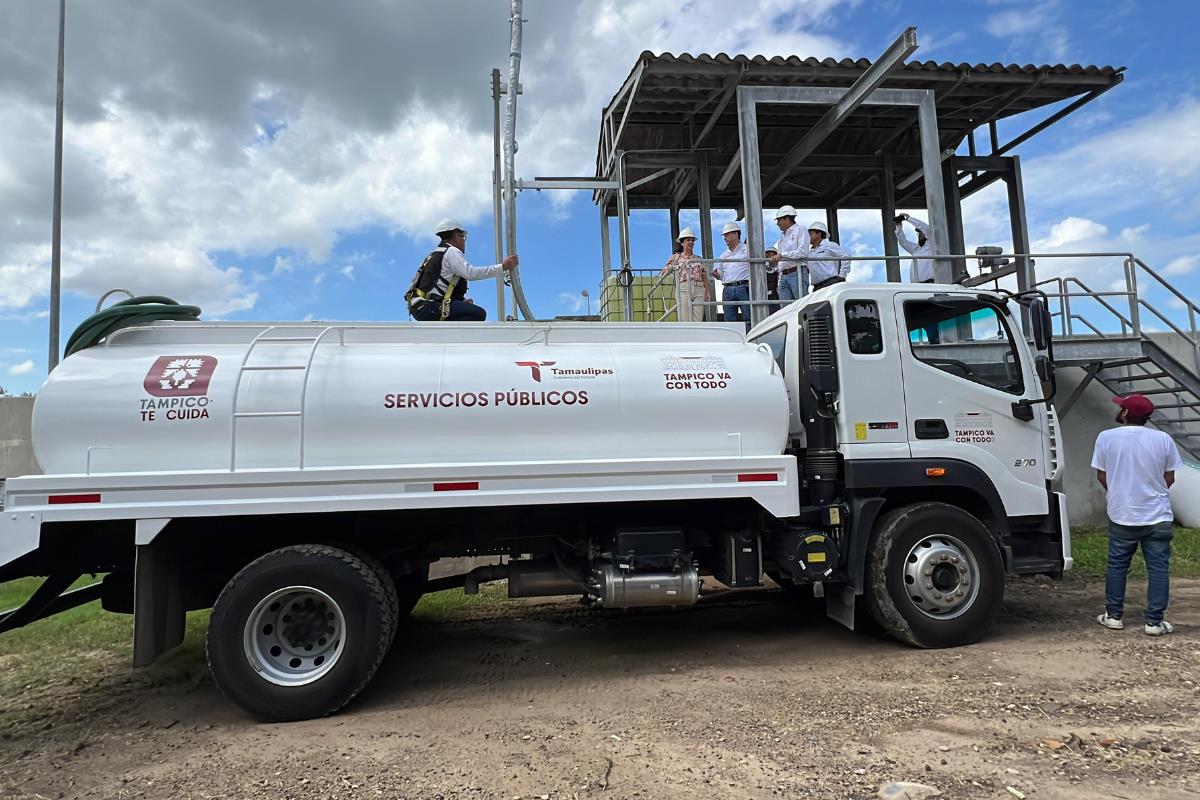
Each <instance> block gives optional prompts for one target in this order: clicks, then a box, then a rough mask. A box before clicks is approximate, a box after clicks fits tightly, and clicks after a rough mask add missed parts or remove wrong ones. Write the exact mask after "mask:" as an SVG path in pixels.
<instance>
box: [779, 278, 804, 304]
mask: <svg viewBox="0 0 1200 800" xmlns="http://www.w3.org/2000/svg"><path fill="white" fill-rule="evenodd" d="M799 299H800V270H796V271H795V272H790V273H788V274H787V275H784V274H783V273H780V274H779V301H780V304H781V305H787V304H788V303H790V302H792V301H793V300H799Z"/></svg>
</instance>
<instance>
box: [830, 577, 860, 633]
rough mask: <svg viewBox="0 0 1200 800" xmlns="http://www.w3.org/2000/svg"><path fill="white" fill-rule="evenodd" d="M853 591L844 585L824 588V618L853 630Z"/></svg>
mask: <svg viewBox="0 0 1200 800" xmlns="http://www.w3.org/2000/svg"><path fill="white" fill-rule="evenodd" d="M855 598H856V595H855V594H854V589H853V588H852V587H850V586H849V585H847V584H845V583H838V584H834V585H833V586H826V587H825V616H827V617H829V618H830V619H831V620H833V621H834V622H837V623H839V624H840V625H842V626H844V627H846V628H849V629H850V630H854V601H855Z"/></svg>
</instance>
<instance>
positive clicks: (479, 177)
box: [0, 0, 1200, 393]
mask: <svg viewBox="0 0 1200 800" xmlns="http://www.w3.org/2000/svg"><path fill="white" fill-rule="evenodd" d="M379 3H381V5H379V6H378V7H377V8H372V7H370V6H369V4H368V8H367V10H366V11H360V16H364V17H365V18H364V19H363V20H345V19H341V18H339V19H337V20H334V21H330V20H329V19H327V18H323V17H321V16H320V12H319V11H317V10H312V9H310V12H311V13H309V14H308V16H305V14H297V15H295V16H296V19H295V20H294V21H293V22H292V25H293V26H295V27H296V28H297V30H294V31H279V30H277V29H276V28H274V27H272V26H271V20H269V19H267V18H265V17H255V16H253V14H249V13H242V12H240V11H239V12H237V13H220V9H216V10H214V11H212V16H211V19H210V20H209V21H210V22H211V23H212V24H211V25H210V26H209V28H207V29H204V30H207V32H206V33H204V34H201V33H197V32H196V30H197V29H203V26H198V25H196V24H194V20H189V18H188V17H187V16H186V13H188V9H187V4H183V3H164V4H163V6H164V7H166V8H167V9H168V11H170V12H171V13H170V14H168V11H159V12H155V13H161V15H162V16H161V17H160V18H157V19H151V20H147V19H145V17H146V16H148V15H147V14H140V13H139V12H138V11H137V7H136V4H132V3H117V6H118V8H119V9H123V10H118V12H117V13H115V14H113V15H112V16H116V17H118V19H117V20H116V21H115V22H113V21H110V20H107V19H105V18H103V17H101V16H100V15H96V16H91V15H92V14H93V13H94V12H93V11H91V10H89V9H88V8H87V7H85V6H80V7H79V8H78V9H77V10H73V12H72V13H73V14H74V16H73V17H71V19H70V22H72V23H74V27H70V28H69V32H68V57H67V82H68V85H69V86H75V87H76V88H75V89H69V90H68V97H67V113H68V116H67V150H66V156H65V179H64V180H65V183H64V186H65V196H66V199H65V201H64V203H65V214H64V272H65V274H66V275H67V279H66V282H65V285H66V289H67V290H66V291H65V293H64V297H63V305H62V317H63V333H62V339H63V341H65V340H66V337H67V335H68V334H69V333H70V331H71V330H72V329H73V328H74V326H75V325H76V324H77V323H78V322H79V321H81V320H82V319H83V318H84V317H85V316H86V315H87V314H88V313H90V311H91V310H92V307H93V306H94V304H95V300H96V297H97V296H98V294H99V293H100V292H101V291H103V290H104V289H105V288H109V287H111V286H124V287H127V288H130V289H132V290H134V291H136V292H138V293H144V294H157V293H167V294H172V295H174V296H176V298H177V299H178V300H180V301H181V302H195V303H198V304H200V305H202V306H203V307H204V308H205V310H206V316H208V317H214V318H221V319H284V320H293V319H304V318H315V319H327V320H350V319H370V320H404V319H406V318H407V316H406V313H405V311H404V304H403V298H402V296H403V293H404V291H405V289H406V288H407V285H408V282H409V280H410V278H411V276H412V273H413V271H414V269H415V268H416V266H417V265H418V264H419V262H420V260H421V258H422V257H423V256H424V255H425V253H426V252H428V250H429V248H430V247H431V246H432V244H433V243H434V240H433V237H432V235H431V234H427V233H426V231H428V230H429V228H430V227H431V226H432V222H433V220H434V219H436V218H440V217H443V216H457V217H460V218H462V219H464V220H465V221H466V223H467V225H468V227H469V229H470V231H471V236H470V239H469V245H468V258H470V259H471V260H472V261H473V262H475V263H492V261H493V260H494V258H493V244H492V220H491V215H490V210H491V204H490V191H491V187H490V168H491V119H490V113H491V101H490V97H489V95H488V92H487V71H488V70H489V69H490V67H492V66H503V59H504V55H505V52H506V45H507V26H506V22H505V10H504V9H505V6H506V3H503V2H499V3H483V2H478V3H469V4H468V5H467V6H466V8H468V9H469V10H472V11H473V12H474V17H475V19H473V21H471V22H470V23H468V24H467V28H468V29H467V30H465V31H463V32H460V33H461V35H462V36H463V37H464V41H463V42H462V45H461V47H460V48H459V53H458V56H457V60H458V61H462V62H463V64H462V65H461V66H462V70H461V71H460V72H461V74H460V73H458V72H454V71H453V70H450V71H447V70H445V69H440V68H439V67H438V66H437V62H438V60H439V59H445V58H446V57H447V54H446V52H445V51H444V50H442V49H439V48H437V47H436V46H434V45H433V44H430V43H429V42H427V41H426V40H428V39H429V38H430V37H429V36H427V35H424V34H421V33H420V32H419V31H417V32H415V33H414V32H413V31H411V30H410V29H409V28H403V27H398V28H396V29H395V32H394V35H393V36H394V38H398V39H400V40H401V41H399V42H390V41H389V40H388V37H387V36H383V35H382V34H381V35H380V37H379V38H380V39H381V41H380V42H378V43H375V44H372V42H371V41H370V37H369V36H368V35H367V34H364V33H363V31H364V30H367V31H369V30H370V29H371V28H372V26H373V22H374V20H373V19H372V18H371V16H370V15H371V14H377V15H378V20H379V25H380V26H385V25H386V24H390V23H388V22H386V21H388V20H392V18H394V17H395V16H396V10H397V9H396V7H395V6H394V5H392V6H389V4H388V3H387V2H386V0H379ZM450 5H452V4H450ZM44 6H46V4H44V3H34V2H32V0H14V2H12V3H6V4H5V9H4V10H3V11H0V30H6V31H7V33H5V34H2V35H0V67H4V66H5V65H6V63H8V64H12V65H18V64H19V65H20V67H21V70H20V73H19V74H16V73H15V72H14V70H9V71H8V73H7V74H9V76H10V77H9V78H8V79H5V80H0V100H2V101H3V102H2V103H0V105H3V106H4V107H5V108H4V110H3V111H0V215H3V216H4V217H5V218H6V220H7V222H4V223H0V235H3V237H4V240H0V386H3V387H5V388H6V389H7V390H8V391H10V392H13V393H16V392H21V391H35V390H36V389H37V387H38V385H39V384H40V382H41V380H42V378H43V377H44V374H45V366H46V333H47V327H46V325H47V320H46V317H45V314H46V308H47V297H46V294H45V292H46V286H47V285H48V273H49V270H48V258H49V234H50V218H49V216H50V215H49V211H50V208H49V202H48V199H49V183H50V178H51V167H52V149H51V148H52V145H51V139H50V138H49V133H50V131H51V130H52V126H53V81H54V72H53V69H54V65H53V61H52V60H50V61H46V59H45V58H44V53H45V52H51V53H52V52H53V35H54V24H55V19H54V15H53V14H52V13H50V12H49V11H48V10H47V9H46V8H43V7H44ZM421 6H422V10H421V11H420V14H422V15H424V17H426V20H425V23H424V28H425V29H426V30H428V29H430V28H432V29H434V30H447V28H445V27H443V26H449V25H451V24H452V23H453V21H454V20H456V19H459V18H460V17H459V15H458V14H456V13H455V11H454V9H453V8H450V7H448V5H447V4H421ZM1198 8H1200V7H1198V6H1196V5H1195V4H1192V3H1183V2H1163V3H1149V2H1147V3H1133V2H1086V3H1085V2H1066V1H1063V2H1036V3H1027V2H957V3H944V2H943V3H926V2H904V3H900V2H858V3H845V2H837V0H816V1H815V2H807V3H786V2H779V1H778V0H762V2H758V3H746V4H745V10H744V12H743V15H742V18H741V19H739V20H737V21H733V22H731V21H730V20H729V18H728V5H727V4H723V3H717V2H702V0H696V2H692V3H687V4H684V8H683V9H682V11H680V10H679V9H678V4H677V3H664V2H658V0H647V2H635V3H621V4H615V3H611V2H608V3H603V2H602V3H593V4H589V5H587V6H584V5H579V4H573V3H557V4H555V3H551V2H550V0H541V1H540V2H539V0H529V2H527V9H526V17H527V18H528V22H527V25H526V29H525V35H526V59H525V74H524V75H523V82H524V86H525V96H523V97H522V112H521V119H520V140H521V143H522V147H521V151H520V153H519V156H518V169H517V172H518V174H519V175H521V176H522V177H532V176H533V175H535V174H538V175H540V174H587V173H589V172H590V171H591V167H592V164H593V163H594V156H595V142H596V135H597V130H598V120H599V114H600V109H601V106H602V105H603V103H604V102H606V101H607V99H608V98H609V97H610V96H611V95H612V93H613V92H615V91H616V89H617V88H618V87H619V84H620V81H621V80H622V79H623V78H624V76H625V74H626V73H627V72H628V70H629V69H630V67H631V66H632V64H633V60H634V58H635V57H636V54H637V53H638V52H640V51H641V50H642V49H651V50H655V51H663V50H670V51H672V52H675V53H679V52H683V51H689V52H693V53H699V52H706V51H707V52H717V51H720V50H724V51H726V52H743V53H763V54H766V55H776V54H782V55H790V54H793V53H794V54H799V55H802V56H804V55H818V56H825V55H835V56H839V57H840V56H845V55H849V56H855V57H858V56H863V57H868V58H871V57H874V56H876V55H877V54H878V53H880V52H881V51H882V50H883V49H884V48H885V47H886V46H887V45H888V44H889V43H890V42H891V41H892V40H893V39H894V38H895V37H896V36H897V35H898V33H899V32H900V31H901V30H903V28H904V27H905V26H906V25H910V24H911V25H916V26H917V28H918V37H919V40H920V42H921V43H922V46H921V47H920V49H919V50H918V51H917V52H916V53H915V54H914V56H913V58H914V59H921V60H924V59H935V60H938V61H954V62H959V61H968V62H972V63H974V62H980V61H982V62H988V63H990V62H994V61H1002V62H1005V63H1007V62H1010V61H1016V62H1019V63H1022V64H1024V63H1035V64H1042V63H1056V62H1060V61H1061V62H1065V63H1075V62H1079V63H1084V64H1098V65H1114V66H1125V67H1127V76H1126V80H1125V82H1124V84H1123V85H1121V86H1119V87H1117V88H1116V89H1114V90H1113V91H1111V92H1109V93H1108V94H1106V95H1105V96H1103V97H1102V98H1100V99H1099V100H1097V101H1096V102H1094V103H1092V104H1090V105H1088V106H1086V107H1085V108H1084V109H1083V110H1081V111H1080V112H1077V113H1076V114H1075V115H1072V116H1071V117H1070V118H1068V119H1067V120H1066V121H1064V122H1062V123H1059V124H1058V125H1057V126H1054V127H1052V128H1051V129H1050V130H1048V131H1046V132H1045V133H1043V134H1041V135H1039V136H1037V137H1035V138H1034V139H1033V140H1031V141H1030V142H1028V143H1026V144H1025V145H1023V146H1022V147H1021V148H1019V150H1018V153H1019V154H1020V155H1021V156H1022V161H1023V166H1024V173H1025V182H1026V193H1027V197H1026V202H1027V209H1028V213H1029V224H1030V235H1031V238H1032V239H1033V240H1034V241H1035V243H1037V244H1038V245H1039V246H1040V247H1041V248H1043V249H1049V250H1063V251H1065V250H1086V251H1095V250H1101V249H1103V250H1112V249H1120V250H1126V249H1132V250H1133V251H1134V252H1136V253H1138V254H1139V255H1141V256H1142V257H1143V258H1144V259H1145V260H1146V261H1147V262H1148V263H1150V264H1152V265H1153V266H1155V267H1156V268H1158V269H1160V270H1165V271H1167V272H1169V273H1170V275H1171V280H1173V281H1175V282H1176V285H1177V286H1178V287H1179V288H1180V289H1181V290H1182V291H1183V292H1184V293H1185V294H1186V295H1188V296H1189V297H1191V296H1196V295H1197V294H1200V292H1197V289H1198V288H1200V257H1198V255H1200V222H1197V220H1200V213H1198V212H1200V141H1198V138H1197V137H1198V136H1200V62H1197V60H1196V59H1195V57H1194V55H1193V53H1194V51H1195V48H1194V41H1193V38H1194V32H1195V30H1196V28H1197V23H1198V22H1200V11H1198V10H1197V9H1198ZM122 13H125V14H128V15H129V18H128V19H126V20H121V19H120V17H121V14H122ZM195 13H205V12H204V11H199V12H195ZM6 14H11V15H12V18H11V19H9V20H8V21H7V23H5V21H4V20H3V17H4V16H5V15H6ZM306 25H307V26H308V27H307V28H305V27H304V26H306ZM164 29H165V30H167V31H168V33H169V35H168V37H167V38H171V37H172V36H173V37H177V38H178V41H175V42H174V43H173V44H172V46H171V48H170V49H168V50H166V51H161V50H156V49H155V48H156V47H161V46H162V45H161V44H160V43H159V41H160V40H161V38H162V35H161V33H156V31H160V32H161V31H162V30H164ZM264 31H268V32H269V36H268V34H264ZM202 35H203V36H209V37H211V39H212V41H199V40H198V37H201V36H202ZM255 36H258V37H259V38H257V39H256V38H254V37H255ZM263 36H268V39H267V41H268V42H269V37H271V36H273V37H278V38H277V40H276V43H275V45H274V46H268V47H264V48H262V50H261V51H258V52H247V51H246V48H247V47H248V46H252V45H248V44H247V42H255V41H259V42H261V41H264V39H263V38H262V37H263ZM289 36H290V37H294V38H293V39H288V38H286V37H289ZM404 37H410V39H411V42H409V41H405V40H404ZM413 37H415V38H413ZM433 38H435V39H436V38H437V37H433ZM118 39H119V41H118ZM194 40H195V41H194ZM300 40H303V41H304V42H305V47H304V48H298V49H297V50H293V49H290V43H291V42H292V41H300ZM106 42H109V44H105V43H106ZM193 44H194V45H195V47H194V48H193V47H191V46H190V45H193ZM73 46H74V48H75V49H74V50H73V49H72V47H73ZM223 46H227V47H229V48H230V50H229V52H230V53H231V54H232V55H231V56H230V57H228V58H225V59H221V58H220V56H219V53H218V54H217V56H215V57H214V56H212V55H211V53H212V50H213V48H214V47H215V48H217V49H218V50H219V48H220V47H223ZM372 47H377V48H379V53H381V54H382V55H379V58H392V57H399V56H392V55H389V54H391V53H392V51H393V50H399V49H403V48H404V47H410V48H412V49H417V48H420V47H427V48H432V49H431V50H430V53H431V54H432V55H433V57H432V58H428V59H418V61H419V62H420V63H418V64H417V65H416V66H412V67H406V68H405V69H404V71H403V72H401V71H400V68H399V67H398V66H397V67H395V71H393V72H390V73H388V74H389V77H388V78H387V79H383V80H376V77H377V76H378V70H375V71H373V72H372V71H368V70H366V68H365V67H363V66H362V62H364V61H368V60H369V59H372V58H375V57H376V56H375V51H374V50H371V49H370V48H372ZM45 48H49V50H46V49H45ZM35 52H37V53H41V54H42V55H39V56H38V57H37V58H32V57H30V56H29V54H30V53H35ZM122 53H126V55H124V56H121V54H122ZM414 58H415V56H414ZM305 59H307V61H305ZM283 61H287V64H288V65H287V66H286V68H285V66H281V65H280V62H283ZM42 62H45V63H42ZM143 62H146V63H151V64H154V65H156V69H155V70H152V71H151V73H152V74H151V76H150V77H149V78H148V77H146V75H145V70H141V71H139V69H138V65H139V64H141V63H143ZM218 62H219V63H218ZM310 63H316V64H317V67H314V68H312V69H313V71H312V72H311V74H310V73H308V72H306V69H308V68H309V65H310ZM73 70H74V71H73ZM0 72H4V70H3V69H0ZM306 76H309V77H306ZM73 80H74V81H75V83H74V84H73V83H72V81H73ZM393 95H394V97H393ZM381 98H383V99H381ZM1031 121H1032V120H1021V121H1020V122H1018V123H1015V124H1017V125H1022V126H1024V125H1028V124H1030V123H1031ZM1003 132H1004V128H1003V127H1002V137H1003ZM1009 132H1010V133H1016V132H1019V131H1018V130H1015V129H1014V130H1011V131H1009ZM996 189H997V191H989V192H983V193H981V194H980V195H978V196H977V197H975V198H972V200H971V201H970V202H969V203H968V204H967V207H966V209H965V214H966V218H967V241H968V246H969V247H973V246H974V245H975V244H1002V245H1003V244H1007V239H1008V237H1007V234H1006V231H1007V218H1006V216H1005V208H1004V198H1003V192H1002V190H1000V187H999V186H997V187H996ZM589 198H590V196H589V195H588V194H586V193H577V194H572V195H565V194H562V193H559V194H557V195H556V196H551V194H550V193H546V192H543V193H541V194H536V193H528V192H527V193H524V194H522V195H521V196H520V198H519V202H518V219H519V234H520V235H519V248H518V249H519V252H520V255H521V258H522V279H523V282H524V285H525V288H526V293H527V295H528V298H529V301H530V304H531V306H532V307H533V309H534V311H535V312H536V313H537V314H538V316H539V317H542V318H547V317H551V316H554V315H558V314H571V313H580V311H581V309H582V300H581V298H580V296H579V292H580V290H581V289H585V288H586V289H588V290H590V291H591V292H592V294H593V310H594V309H595V308H596V301H597V299H598V295H599V292H598V291H597V285H598V282H599V279H600V256H599V252H600V247H599V239H598V222H597V214H596V210H595V208H594V206H592V205H591V203H590V200H589ZM718 218H719V219H723V218H724V217H720V216H718ZM691 221H694V216H691V217H689V216H687V215H685V224H686V223H688V222H691ZM6 225H7V227H5V226H6ZM632 227H633V237H632V238H633V259H634V263H635V266H647V267H649V266H657V265H659V264H661V263H662V261H663V260H664V259H665V258H666V256H667V255H668V254H669V243H668V235H667V223H666V217H665V214H658V213H651V212H645V213H638V214H636V215H635V217H634V219H633V225H632ZM614 230H615V226H614ZM842 230H843V237H842V238H843V243H844V244H846V245H847V246H850V247H852V248H853V249H854V251H855V252H856V253H862V254H868V253H869V254H874V253H878V252H881V250H882V245H881V241H880V233H879V224H878V221H877V216H871V215H870V214H869V213H856V214H851V215H847V216H844V217H843V220H842ZM715 238H718V239H719V237H715ZM5 240H6V241H5ZM613 251H614V253H615V252H616V251H617V248H616V245H615V242H614V246H613ZM1047 271H1048V272H1051V271H1053V272H1055V273H1061V272H1065V271H1073V273H1077V274H1078V275H1079V277H1081V278H1083V279H1084V280H1086V281H1088V282H1089V283H1090V284H1092V285H1093V286H1094V288H1109V287H1110V286H1111V285H1112V284H1113V282H1114V281H1116V280H1117V279H1118V278H1119V264H1118V263H1117V262H1115V261H1113V262H1102V261H1089V262H1085V263H1080V264H1077V265H1075V266H1073V267H1072V268H1071V270H1066V269H1063V268H1057V269H1054V268H1050V267H1047ZM881 273H882V270H880V269H878V268H875V269H874V270H873V269H872V268H871V267H866V268H860V269H858V270H856V276H857V277H860V278H864V279H870V278H875V279H878V277H879V276H880V275H881ZM472 294H473V295H474V297H475V299H476V301H477V302H479V303H480V304H481V305H483V306H484V307H486V308H488V309H489V315H490V316H492V317H494V314H493V313H491V312H493V311H494V298H495V290H494V284H493V283H492V282H490V281H489V282H484V283H481V284H479V285H477V286H476V287H475V288H474V290H473V292H472ZM1147 298H1148V299H1149V300H1151V301H1152V302H1155V303H1156V304H1158V305H1160V306H1161V307H1162V308H1163V309H1164V311H1166V312H1168V313H1169V314H1172V315H1174V316H1176V317H1178V315H1179V314H1180V311H1179V309H1178V308H1176V307H1173V306H1172V304H1171V302H1170V299H1169V298H1168V297H1166V295H1165V294H1164V293H1162V292H1161V291H1158V290H1151V291H1150V292H1149V293H1148V294H1147ZM1175 305H1178V304H1175Z"/></svg>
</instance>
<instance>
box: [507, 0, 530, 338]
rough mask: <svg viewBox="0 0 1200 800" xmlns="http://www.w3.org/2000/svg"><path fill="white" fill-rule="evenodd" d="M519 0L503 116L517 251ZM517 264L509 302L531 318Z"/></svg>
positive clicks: (510, 228) (510, 238) (512, 240)
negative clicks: (511, 297)
mask: <svg viewBox="0 0 1200 800" xmlns="http://www.w3.org/2000/svg"><path fill="white" fill-rule="evenodd" d="M521 23H522V19H521V0H511V17H510V19H509V24H510V27H509V34H510V35H509V53H508V97H507V100H506V102H505V111H506V113H505V120H504V199H505V208H504V230H505V237H506V240H507V243H508V252H510V253H515V252H517V187H516V158H517V94H518V93H519V92H520V89H521ZM520 271H521V270H520V267H518V268H516V269H513V270H510V271H509V273H508V274H509V278H510V279H511V281H512V292H513V302H514V303H516V305H517V308H518V309H520V311H521V315H522V316H523V317H525V319H527V320H533V319H534V316H533V312H532V311H530V310H529V304H528V303H527V302H525V291H524V289H522V288H521V275H520Z"/></svg>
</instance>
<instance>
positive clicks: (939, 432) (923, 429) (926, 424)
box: [915, 419, 950, 439]
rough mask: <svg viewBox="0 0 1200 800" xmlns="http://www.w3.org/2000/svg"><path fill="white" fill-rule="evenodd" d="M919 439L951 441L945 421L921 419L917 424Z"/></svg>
mask: <svg viewBox="0 0 1200 800" xmlns="http://www.w3.org/2000/svg"><path fill="white" fill-rule="evenodd" d="M915 428H916V434H917V438H918V439H949V438H950V430H949V429H948V428H947V427H946V420H944V419H919V420H917V421H916V423H915Z"/></svg>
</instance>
